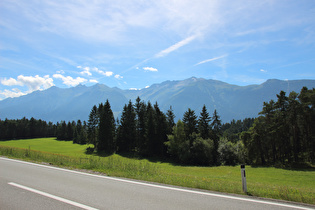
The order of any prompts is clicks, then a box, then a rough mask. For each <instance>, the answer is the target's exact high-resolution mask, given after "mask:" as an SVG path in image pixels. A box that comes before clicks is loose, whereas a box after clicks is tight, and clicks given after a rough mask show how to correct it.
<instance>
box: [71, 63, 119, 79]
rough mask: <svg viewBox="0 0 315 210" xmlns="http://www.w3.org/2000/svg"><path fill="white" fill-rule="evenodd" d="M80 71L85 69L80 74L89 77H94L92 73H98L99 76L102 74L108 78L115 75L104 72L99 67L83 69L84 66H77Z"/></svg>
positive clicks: (110, 72)
mask: <svg viewBox="0 0 315 210" xmlns="http://www.w3.org/2000/svg"><path fill="white" fill-rule="evenodd" d="M77 68H78V69H83V71H81V72H80V74H82V75H87V76H92V73H91V71H93V72H97V73H98V74H101V75H103V76H106V77H110V76H112V75H113V74H114V72H112V71H102V70H100V69H99V68H97V67H94V68H91V67H82V66H77Z"/></svg>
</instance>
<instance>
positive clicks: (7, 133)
mask: <svg viewBox="0 0 315 210" xmlns="http://www.w3.org/2000/svg"><path fill="white" fill-rule="evenodd" d="M55 135H56V125H54V124H53V123H52V122H49V123H48V124H47V122H46V121H43V120H36V119H34V118H31V119H30V120H28V119H26V118H25V117H24V118H22V119H20V120H8V119H5V120H4V121H2V120H0V140H11V139H27V138H42V137H52V136H55Z"/></svg>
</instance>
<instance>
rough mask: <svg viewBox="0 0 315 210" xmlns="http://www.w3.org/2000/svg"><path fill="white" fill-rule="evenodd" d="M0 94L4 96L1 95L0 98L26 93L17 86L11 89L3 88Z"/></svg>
mask: <svg viewBox="0 0 315 210" xmlns="http://www.w3.org/2000/svg"><path fill="white" fill-rule="evenodd" d="M0 95H2V96H4V97H1V99H5V98H15V97H19V96H23V95H26V93H23V92H22V91H20V90H19V89H17V88H13V89H12V90H7V89H5V90H4V91H0Z"/></svg>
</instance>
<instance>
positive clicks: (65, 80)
mask: <svg viewBox="0 0 315 210" xmlns="http://www.w3.org/2000/svg"><path fill="white" fill-rule="evenodd" d="M53 77H54V78H56V79H61V80H62V81H63V84H65V85H67V86H76V85H78V84H80V83H83V82H86V81H87V79H85V78H82V77H77V78H75V79H74V78H72V77H70V76H66V77H65V76H63V75H61V74H54V75H53Z"/></svg>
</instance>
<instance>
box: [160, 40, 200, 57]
mask: <svg viewBox="0 0 315 210" xmlns="http://www.w3.org/2000/svg"><path fill="white" fill-rule="evenodd" d="M196 38H197V36H196V35H193V36H190V37H188V38H186V39H183V40H182V41H180V42H177V43H176V44H174V45H172V46H170V47H168V48H166V49H165V50H162V51H161V52H159V53H157V54H156V55H155V56H154V57H156V58H159V57H164V56H166V55H168V54H169V53H171V52H173V51H175V50H177V49H179V48H181V47H183V46H185V45H187V44H189V43H190V42H191V41H193V40H195V39H196Z"/></svg>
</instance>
